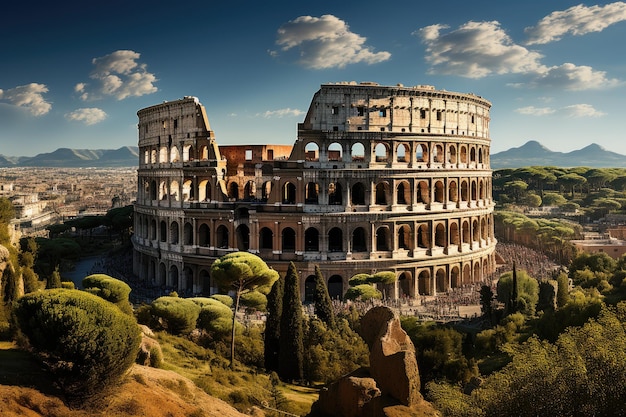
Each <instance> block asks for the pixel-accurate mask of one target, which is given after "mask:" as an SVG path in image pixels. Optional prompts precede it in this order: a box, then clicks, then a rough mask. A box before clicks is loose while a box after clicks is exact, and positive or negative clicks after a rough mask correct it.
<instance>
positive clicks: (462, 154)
mask: <svg viewBox="0 0 626 417" xmlns="http://www.w3.org/2000/svg"><path fill="white" fill-rule="evenodd" d="M460 151H461V152H460V155H459V156H460V159H461V163H462V164H467V146H466V145H461V148H460Z"/></svg>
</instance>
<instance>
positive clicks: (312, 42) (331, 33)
mask: <svg viewBox="0 0 626 417" xmlns="http://www.w3.org/2000/svg"><path fill="white" fill-rule="evenodd" d="M366 40H367V39H366V38H364V37H363V36H361V35H358V34H356V33H353V32H351V31H350V28H349V27H348V25H347V24H346V22H344V21H343V20H341V19H339V18H337V17H335V16H333V15H324V16H322V17H313V16H300V17H298V18H297V19H295V20H291V21H289V22H287V23H285V24H284V25H282V26H281V27H280V28H279V29H278V39H277V40H276V44H277V45H278V46H280V47H281V50H282V51H284V52H286V51H289V50H290V49H292V48H298V50H299V52H300V59H299V60H298V63H299V64H300V65H302V66H305V67H308V68H313V69H326V68H344V67H345V66H346V65H348V64H356V63H360V62H364V63H366V64H375V63H378V62H383V61H387V60H388V59H389V58H390V57H391V54H390V53H389V52H385V51H382V52H373V51H372V49H371V47H369V46H367V45H365V41H366ZM270 55H272V56H278V52H277V51H270Z"/></svg>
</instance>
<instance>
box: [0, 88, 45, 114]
mask: <svg viewBox="0 0 626 417" xmlns="http://www.w3.org/2000/svg"><path fill="white" fill-rule="evenodd" d="M47 92H48V87H47V86H46V85H45V84H38V83H30V84H26V85H19V86H17V87H14V88H10V89H8V90H1V89H0V100H2V101H5V102H7V103H9V104H11V105H13V106H17V107H23V108H25V109H27V110H28V111H29V112H30V113H31V114H32V115H33V116H43V115H44V114H47V113H48V112H49V111H50V109H51V108H52V104H50V103H49V102H47V101H46V99H45V98H44V97H43V95H44V93H47Z"/></svg>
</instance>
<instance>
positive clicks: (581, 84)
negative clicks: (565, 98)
mask: <svg viewBox="0 0 626 417" xmlns="http://www.w3.org/2000/svg"><path fill="white" fill-rule="evenodd" d="M620 84H621V82H620V81H619V80H617V79H614V78H607V76H606V72H605V71H596V70H594V69H593V68H591V67H589V66H586V65H580V66H579V65H574V64H571V63H565V64H562V65H558V66H554V67H550V68H546V69H545V70H544V71H541V72H540V73H538V74H537V75H536V77H535V78H534V80H533V81H532V82H531V85H533V86H537V87H553V88H560V89H565V90H572V91H581V90H590V89H599V88H610V87H616V86H618V85H620Z"/></svg>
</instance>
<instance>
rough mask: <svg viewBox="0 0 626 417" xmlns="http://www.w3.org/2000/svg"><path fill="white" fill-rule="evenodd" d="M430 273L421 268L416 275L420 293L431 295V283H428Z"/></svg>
mask: <svg viewBox="0 0 626 417" xmlns="http://www.w3.org/2000/svg"><path fill="white" fill-rule="evenodd" d="M430 281H431V279H430V273H429V272H428V271H427V270H423V271H422V272H420V274H419V275H418V277H417V290H418V291H419V294H420V295H431V288H432V285H431V283H430Z"/></svg>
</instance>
